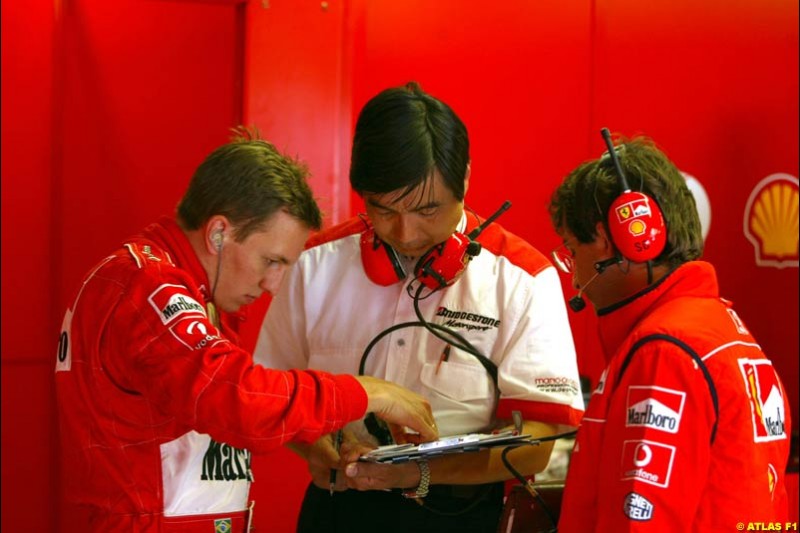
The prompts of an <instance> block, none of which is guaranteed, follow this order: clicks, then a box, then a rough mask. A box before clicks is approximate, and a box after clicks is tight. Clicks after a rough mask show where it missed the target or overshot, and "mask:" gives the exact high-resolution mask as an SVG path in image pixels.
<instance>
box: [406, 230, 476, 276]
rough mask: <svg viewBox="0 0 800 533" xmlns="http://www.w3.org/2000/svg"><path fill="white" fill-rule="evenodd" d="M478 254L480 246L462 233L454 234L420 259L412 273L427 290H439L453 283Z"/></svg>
mask: <svg viewBox="0 0 800 533" xmlns="http://www.w3.org/2000/svg"><path fill="white" fill-rule="evenodd" d="M471 244H472V246H470V245H471ZM476 245H477V248H476ZM479 252H480V245H479V244H478V243H477V242H474V243H473V242H472V241H470V240H469V238H468V237H467V236H466V235H464V234H463V233H459V232H455V233H453V234H452V235H451V236H450V237H449V238H448V239H447V240H446V241H444V242H442V243H439V244H437V245H436V246H434V247H433V248H431V249H430V250H428V252H426V253H425V255H423V256H422V257H420V259H419V261H417V264H416V266H415V267H414V273H415V275H416V277H417V279H419V280H420V282H422V283H423V284H424V285H425V286H426V287H428V288H429V289H432V290H436V289H441V288H444V287H447V286H449V285H452V284H453V283H455V282H456V280H458V278H459V277H461V274H463V273H464V270H465V269H466V268H467V264H468V263H469V261H470V259H472V257H473V256H475V255H478V253H479Z"/></svg>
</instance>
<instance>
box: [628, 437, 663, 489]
mask: <svg viewBox="0 0 800 533" xmlns="http://www.w3.org/2000/svg"><path fill="white" fill-rule="evenodd" d="M674 461H675V446H670V445H667V444H662V443H660V442H655V441H650V440H626V441H625V442H624V443H623V445H622V463H621V467H620V469H621V476H620V478H621V479H622V480H627V479H635V480H637V481H641V482H642V483H649V484H650V485H655V486H656V487H664V488H666V487H668V486H669V478H670V475H671V474H672V464H673V463H674Z"/></svg>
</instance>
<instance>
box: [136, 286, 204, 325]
mask: <svg viewBox="0 0 800 533" xmlns="http://www.w3.org/2000/svg"><path fill="white" fill-rule="evenodd" d="M147 301H148V302H150V305H151V306H153V309H155V310H156V312H157V313H158V316H159V318H160V319H161V323H162V324H164V325H166V324H169V323H170V322H172V321H173V320H175V319H176V318H178V317H180V316H187V315H188V316H192V315H194V316H203V317H204V316H206V310H205V308H204V307H203V306H202V305H200V304H199V303H198V302H197V301H196V300H195V299H194V298H192V296H191V294H190V293H189V289H188V288H186V287H184V286H183V285H170V284H166V283H165V284H164V285H161V286H160V287H159V288H157V289H156V290H155V291H153V293H152V294H151V295H150V296H149V297H148V298H147Z"/></svg>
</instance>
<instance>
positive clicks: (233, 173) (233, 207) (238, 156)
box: [178, 127, 322, 242]
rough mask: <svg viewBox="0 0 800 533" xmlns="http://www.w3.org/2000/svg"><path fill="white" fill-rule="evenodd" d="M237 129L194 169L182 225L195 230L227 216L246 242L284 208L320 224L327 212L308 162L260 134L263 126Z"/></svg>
mask: <svg viewBox="0 0 800 533" xmlns="http://www.w3.org/2000/svg"><path fill="white" fill-rule="evenodd" d="M233 132H234V137H233V139H232V141H231V142H230V143H228V144H225V145H223V146H220V147H219V148H217V149H216V150H214V151H213V152H211V154H210V155H209V156H208V157H206V159H205V161H203V163H202V164H201V165H200V166H199V167H198V168H197V170H196V171H195V173H194V176H193V177H192V180H191V182H190V183H189V188H188V189H187V190H186V194H185V195H184V196H183V199H182V200H181V201H180V203H179V204H178V220H179V222H180V223H181V225H182V226H183V227H184V228H185V229H189V230H195V229H199V228H200V227H201V226H202V225H203V224H204V223H205V222H206V221H207V220H208V219H209V218H211V217H212V216H214V215H224V216H225V217H227V218H228V219H229V220H230V221H231V223H232V224H233V225H234V227H235V230H234V238H235V239H236V240H237V241H239V242H241V241H243V240H244V239H245V238H247V236H248V235H250V234H251V233H253V232H255V231H257V230H259V229H261V228H262V227H263V225H264V223H265V222H266V221H267V220H268V219H269V218H270V217H271V216H272V215H274V214H275V213H276V212H278V211H285V212H286V213H288V214H290V215H292V216H293V217H295V218H297V219H298V220H300V221H301V222H304V223H305V224H307V225H308V227H309V228H311V229H315V230H316V229H319V228H320V227H321V226H322V214H321V213H320V210H319V206H318V205H317V202H316V201H315V200H314V196H313V194H312V191H311V188H310V187H309V185H308V183H307V181H306V178H307V176H308V169H307V167H306V166H305V164H303V163H301V162H300V161H298V160H295V159H292V158H291V157H289V156H287V155H283V154H281V153H280V152H279V151H278V150H277V149H276V148H275V147H274V146H273V145H272V144H270V143H268V142H266V141H264V140H261V139H259V138H258V136H259V135H258V130H255V129H254V130H252V131H251V130H248V129H247V128H244V127H239V128H235V129H234V130H233Z"/></svg>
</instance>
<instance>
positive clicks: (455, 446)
mask: <svg viewBox="0 0 800 533" xmlns="http://www.w3.org/2000/svg"><path fill="white" fill-rule="evenodd" d="M528 440H530V435H516V434H514V432H513V431H504V432H501V433H468V434H464V435H452V436H450V437H443V438H441V439H439V440H435V441H432V442H425V443H422V444H419V445H415V444H410V443H407V444H389V445H387V446H380V447H378V448H375V449H374V450H372V451H370V452H369V453H366V454H364V455H362V456H361V457H360V458H359V460H360V461H367V462H373V463H401V462H405V461H417V460H419V459H430V458H431V457H435V456H438V455H444V454H451V453H464V452H475V451H479V450H482V449H485V448H493V447H495V446H507V445H509V444H515V443H522V442H525V441H528Z"/></svg>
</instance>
